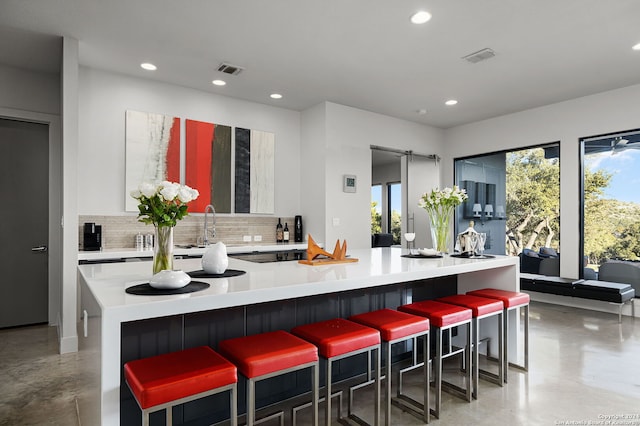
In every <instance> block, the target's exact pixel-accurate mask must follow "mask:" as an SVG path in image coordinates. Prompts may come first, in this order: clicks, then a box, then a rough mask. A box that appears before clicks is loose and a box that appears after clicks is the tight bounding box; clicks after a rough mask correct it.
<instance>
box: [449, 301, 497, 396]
mask: <svg viewBox="0 0 640 426" xmlns="http://www.w3.org/2000/svg"><path fill="white" fill-rule="evenodd" d="M436 300H437V301H440V302H444V303H451V304H452V305H458V306H463V307H465V308H469V309H471V314H472V315H473V319H472V321H471V333H472V339H473V359H472V361H471V371H472V376H473V392H472V395H473V397H474V398H475V399H478V381H479V377H480V375H482V377H483V378H484V379H487V380H489V381H490V382H493V383H495V384H498V385H500V386H503V384H504V369H505V366H504V343H503V342H504V328H503V319H502V317H503V309H504V304H503V303H502V301H501V300H497V299H489V298H486V297H479V296H473V295H468V294H455V295H453V296H446V297H441V298H438V299H436ZM492 316H497V317H498V374H495V373H492V372H490V371H486V370H483V369H481V368H480V351H479V344H480V320H481V319H483V318H489V317H492ZM487 352H488V351H487ZM480 373H482V374H480Z"/></svg>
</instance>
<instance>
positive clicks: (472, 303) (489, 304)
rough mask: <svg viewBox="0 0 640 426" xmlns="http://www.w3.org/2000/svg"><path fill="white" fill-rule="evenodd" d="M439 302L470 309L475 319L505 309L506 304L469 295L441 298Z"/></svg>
mask: <svg viewBox="0 0 640 426" xmlns="http://www.w3.org/2000/svg"><path fill="white" fill-rule="evenodd" d="M437 300H438V301H439V302H444V303H451V304H452V305H458V306H464V307H465V308H469V309H471V312H472V314H473V316H474V317H482V316H485V315H488V314H492V313H494V312H500V311H502V310H503V309H504V304H503V303H502V301H501V300H497V299H489V298H487V297H480V296H473V295H468V294H455V295H453V296H446V297H440V298H438V299H437Z"/></svg>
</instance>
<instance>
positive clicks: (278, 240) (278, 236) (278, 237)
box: [276, 218, 284, 243]
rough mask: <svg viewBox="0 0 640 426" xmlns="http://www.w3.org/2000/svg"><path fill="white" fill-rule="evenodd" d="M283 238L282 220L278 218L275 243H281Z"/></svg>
mask: <svg viewBox="0 0 640 426" xmlns="http://www.w3.org/2000/svg"><path fill="white" fill-rule="evenodd" d="M283 240H284V231H283V230H282V222H281V221H280V218H278V224H277V225H276V243H281V242H282V241H283Z"/></svg>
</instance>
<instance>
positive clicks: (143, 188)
mask: <svg viewBox="0 0 640 426" xmlns="http://www.w3.org/2000/svg"><path fill="white" fill-rule="evenodd" d="M138 190H139V191H140V193H141V194H142V195H144V196H145V197H147V198H151V197H153V196H154V195H156V186H155V185H153V184H151V183H148V182H144V183H141V184H140V186H139V187H138Z"/></svg>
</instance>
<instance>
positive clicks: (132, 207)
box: [125, 111, 180, 211]
mask: <svg viewBox="0 0 640 426" xmlns="http://www.w3.org/2000/svg"><path fill="white" fill-rule="evenodd" d="M125 140H126V161H125V163H126V166H125V194H126V195H125V210H126V211H138V207H137V205H138V204H137V201H136V200H135V199H134V198H132V197H130V196H129V193H130V192H131V191H132V190H133V189H136V188H137V187H138V186H139V185H140V183H142V182H161V181H163V180H169V181H171V182H180V119H179V118H178V117H172V116H169V115H163V114H154V113H149V112H140V111H127V112H126V120H125Z"/></svg>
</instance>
